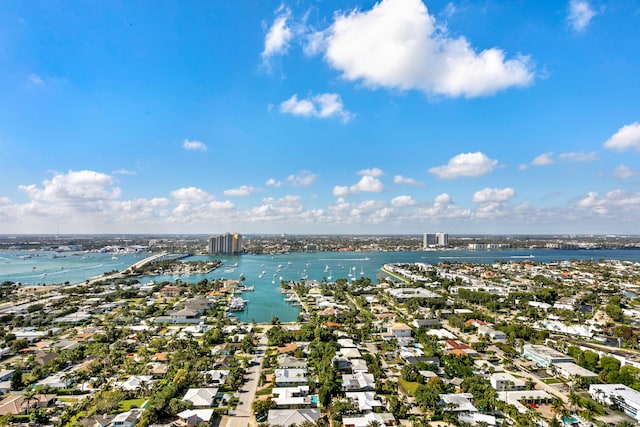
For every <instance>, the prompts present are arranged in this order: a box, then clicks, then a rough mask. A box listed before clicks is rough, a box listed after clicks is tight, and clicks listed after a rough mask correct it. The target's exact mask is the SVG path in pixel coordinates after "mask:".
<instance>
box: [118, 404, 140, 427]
mask: <svg viewBox="0 0 640 427" xmlns="http://www.w3.org/2000/svg"><path fill="white" fill-rule="evenodd" d="M140 415H142V409H138V408H135V409H130V410H128V411H127V412H122V413H120V414H118V415H116V416H115V417H114V418H113V421H111V427H133V426H135V425H136V423H137V422H138V419H139V418H140Z"/></svg>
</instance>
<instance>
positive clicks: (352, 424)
mask: <svg viewBox="0 0 640 427" xmlns="http://www.w3.org/2000/svg"><path fill="white" fill-rule="evenodd" d="M373 422H376V423H378V425H379V426H381V427H391V426H395V425H396V419H395V418H394V417H393V414H390V413H387V412H380V413H376V412H369V413H367V414H364V415H361V416H359V417H343V418H342V426H343V427H367V426H369V425H372V423H373Z"/></svg>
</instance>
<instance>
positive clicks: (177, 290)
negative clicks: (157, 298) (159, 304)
mask: <svg viewBox="0 0 640 427" xmlns="http://www.w3.org/2000/svg"><path fill="white" fill-rule="evenodd" d="M185 290H186V288H184V287H182V286H174V285H167V286H165V287H163V288H162V289H160V295H162V296H163V297H164V298H175V297H179V296H180V295H182V293H183V292H184V291H185Z"/></svg>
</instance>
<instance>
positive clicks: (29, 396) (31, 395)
mask: <svg viewBox="0 0 640 427" xmlns="http://www.w3.org/2000/svg"><path fill="white" fill-rule="evenodd" d="M22 397H23V398H24V402H26V410H27V415H29V411H30V409H31V402H33V401H34V400H37V398H36V391H35V389H32V388H30V389H29V390H27V391H25V392H24V394H23V395H22Z"/></svg>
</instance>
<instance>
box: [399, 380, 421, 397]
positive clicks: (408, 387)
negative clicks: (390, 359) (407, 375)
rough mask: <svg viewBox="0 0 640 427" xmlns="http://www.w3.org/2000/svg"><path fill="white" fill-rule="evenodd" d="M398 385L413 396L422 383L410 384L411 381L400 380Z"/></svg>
mask: <svg viewBox="0 0 640 427" xmlns="http://www.w3.org/2000/svg"><path fill="white" fill-rule="evenodd" d="M398 383H399V384H400V387H402V388H403V389H404V391H406V392H407V394H408V395H409V396H413V395H414V394H415V392H416V389H417V388H418V386H419V385H420V383H418V382H409V381H405V380H403V379H402V378H398Z"/></svg>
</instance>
